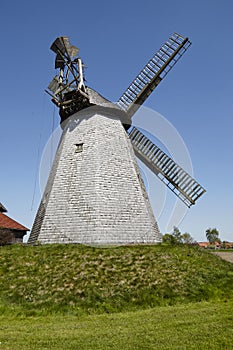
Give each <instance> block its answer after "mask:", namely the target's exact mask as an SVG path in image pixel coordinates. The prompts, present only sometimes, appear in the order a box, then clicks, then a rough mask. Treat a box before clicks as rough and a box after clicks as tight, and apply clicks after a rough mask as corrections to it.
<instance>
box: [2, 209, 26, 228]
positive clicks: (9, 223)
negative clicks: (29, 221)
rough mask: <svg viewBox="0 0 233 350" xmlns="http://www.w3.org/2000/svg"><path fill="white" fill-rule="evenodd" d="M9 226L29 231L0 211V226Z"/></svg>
mask: <svg viewBox="0 0 233 350" xmlns="http://www.w3.org/2000/svg"><path fill="white" fill-rule="evenodd" d="M1 227H2V228H9V229H13V230H22V231H29V229H28V228H27V227H25V226H23V225H21V224H19V223H18V222H17V221H15V220H13V219H11V218H9V217H8V216H7V215H5V214H3V213H0V228H1Z"/></svg>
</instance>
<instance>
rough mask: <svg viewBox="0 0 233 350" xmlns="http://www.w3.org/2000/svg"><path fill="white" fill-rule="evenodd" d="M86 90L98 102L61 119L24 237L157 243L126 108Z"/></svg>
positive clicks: (42, 240) (43, 240) (44, 240)
mask: <svg viewBox="0 0 233 350" xmlns="http://www.w3.org/2000/svg"><path fill="white" fill-rule="evenodd" d="M87 91H88V95H89V96H92V100H93V99H95V102H96V103H97V100H98V104H97V105H95V106H93V107H89V108H86V109H84V110H82V111H80V112H77V113H75V114H73V115H72V116H70V117H69V118H68V119H67V120H66V121H65V125H64V129H63V134H62V137H61V140H60V144H59V146H58V150H57V153H56V157H55V160H54V164H53V167H52V170H51V173H50V176H49V179H48V183H47V186H46V189H45V192H44V196H43V198H42V201H41V204H40V208H39V210H38V213H37V216H36V219H35V223H34V225H33V228H32V232H31V235H30V238H29V243H30V244H35V243H36V242H40V243H42V244H43V243H83V244H101V245H105V244H113V245H115V244H138V243H141V244H142V243H157V242H159V241H160V240H161V236H160V233H159V230H158V227H157V224H156V221H155V219H154V216H153V212H152V209H151V207H150V203H149V200H148V197H147V193H146V190H145V187H144V184H143V181H142V178H141V175H140V172H139V169H138V165H137V161H136V158H135V155H134V151H133V147H132V144H131V142H130V140H129V137H128V135H127V133H126V131H125V129H124V127H123V124H122V118H125V117H126V116H125V113H124V112H122V111H120V110H119V108H116V106H115V105H113V104H110V103H106V100H104V99H103V98H101V96H99V95H98V94H97V93H95V92H94V91H93V90H91V89H87Z"/></svg>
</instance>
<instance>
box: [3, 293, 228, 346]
mask: <svg viewBox="0 0 233 350" xmlns="http://www.w3.org/2000/svg"><path fill="white" fill-rule="evenodd" d="M232 309H233V302H232V300H229V301H227V302H223V301H221V302H218V303H213V302H208V303H207V302H201V303H192V304H186V305H178V306H177V305H176V306H166V307H156V308H153V309H148V310H139V311H135V312H124V313H115V314H109V315H107V314H102V315H89V316H87V315H83V316H81V317H77V316H73V315H70V316H68V315H61V314H57V315H51V316H49V315H47V316H40V317H37V316H36V317H35V316H34V317H25V316H23V317H15V316H10V315H7V316H6V315H5V316H2V317H0V342H1V343H0V349H1V350H31V349H35V350H46V349H49V350H52V349H56V350H61V349H62V350H76V349H77V350H87V349H95V350H105V349H111V350H118V349H119V350H144V349H153V350H154V349H156V350H164V349H167V350H173V349H177V350H186V349H187V350H190V349H195V350H197V349H208V350H213V349H215V350H221V349H226V350H230V349H233V327H232V325H233V315H232Z"/></svg>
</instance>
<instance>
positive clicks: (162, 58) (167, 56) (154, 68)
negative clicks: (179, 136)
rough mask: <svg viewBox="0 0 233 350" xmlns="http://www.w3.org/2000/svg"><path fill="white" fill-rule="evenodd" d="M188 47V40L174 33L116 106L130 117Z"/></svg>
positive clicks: (189, 43)
mask: <svg viewBox="0 0 233 350" xmlns="http://www.w3.org/2000/svg"><path fill="white" fill-rule="evenodd" d="M190 45H191V42H190V41H189V39H188V38H184V37H182V36H181V35H179V34H177V33H174V34H173V35H172V36H171V37H170V38H169V39H168V41H167V42H166V43H165V44H164V45H163V46H162V47H161V48H160V50H159V51H158V52H157V53H156V54H155V55H154V56H153V57H152V58H151V59H150V60H149V62H148V63H147V64H146V66H145V67H144V68H143V69H142V71H141V72H140V73H139V74H138V75H137V77H136V78H135V79H134V81H133V82H132V83H131V84H130V86H129V87H128V89H127V90H126V91H125V92H124V93H123V95H122V96H121V97H120V99H119V100H118V102H117V104H118V105H119V106H120V107H121V108H122V109H123V110H125V111H126V112H127V113H128V114H129V115H130V116H131V117H132V116H133V114H134V113H135V112H136V111H137V109H138V108H139V107H140V105H142V104H143V102H144V101H145V100H146V99H147V97H148V96H149V95H150V94H151V93H152V91H153V90H154V89H155V88H156V86H157V85H158V84H159V83H160V81H161V80H162V79H163V78H164V77H165V76H166V75H167V73H168V72H169V71H170V70H171V68H172V67H173V66H174V65H175V64H176V62H177V61H178V60H179V59H180V57H181V56H182V55H183V54H184V53H185V51H186V50H187V49H188V48H189V46H190Z"/></svg>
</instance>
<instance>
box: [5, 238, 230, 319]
mask: <svg viewBox="0 0 233 350" xmlns="http://www.w3.org/2000/svg"><path fill="white" fill-rule="evenodd" d="M0 259H1V265H0V269H1V270H0V285H1V290H0V300H1V301H0V311H1V313H4V314H17V315H22V316H23V315H28V316H30V315H48V314H51V313H62V314H72V315H83V314H91V313H113V312H121V311H130V310H138V309H145V308H153V307H155V306H165V305H174V304H177V303H189V302H199V301H220V300H229V299H232V297H233V265H232V264H230V263H228V262H227V261H224V260H222V259H220V258H219V257H217V256H215V255H213V254H212V253H210V252H208V251H206V250H204V249H200V248H198V247H192V246H188V245H180V246H166V245H154V246H127V247H112V248H94V247H87V246H82V245H58V244H54V245H45V246H36V247H31V246H20V245H12V246H5V247H1V248H0Z"/></svg>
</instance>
